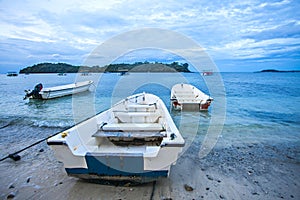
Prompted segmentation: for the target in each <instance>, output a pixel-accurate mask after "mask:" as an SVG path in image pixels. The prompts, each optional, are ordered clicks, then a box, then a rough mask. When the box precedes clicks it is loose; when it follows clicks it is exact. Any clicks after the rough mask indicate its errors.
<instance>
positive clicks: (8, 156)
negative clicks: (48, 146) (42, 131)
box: [0, 126, 71, 162]
mask: <svg viewBox="0 0 300 200" xmlns="http://www.w3.org/2000/svg"><path fill="white" fill-rule="evenodd" d="M69 128H71V126H70V127H68V128H67V129H69ZM59 133H61V131H59V132H57V133H55V134H53V135H50V136H48V137H46V138H43V139H41V140H39V141H37V142H35V143H33V144H31V145H29V146H27V147H25V148H23V149H21V150H19V151H16V152H14V153H11V154H8V155H7V156H5V157H3V158H1V159H0V162H1V161H3V160H5V159H7V158H10V157H11V156H12V155H16V154H18V153H21V152H22V151H25V150H26V149H29V148H31V147H33V146H35V145H37V144H39V143H41V142H43V141H45V140H47V139H49V138H51V137H53V136H55V135H58V134H59Z"/></svg>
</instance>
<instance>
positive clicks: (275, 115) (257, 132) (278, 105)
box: [0, 73, 300, 158]
mask: <svg viewBox="0 0 300 200" xmlns="http://www.w3.org/2000/svg"><path fill="white" fill-rule="evenodd" d="M220 75H221V78H222V80H223V84H224V87H225V100H226V102H221V103H224V106H225V107H226V112H225V114H226V120H225V123H224V126H223V123H220V124H218V126H222V132H221V133H220V135H219V141H220V142H221V143H222V144H223V145H231V144H232V143H236V142H252V143H253V142H272V143H274V142H293V143H296V144H298V145H299V141H300V140H299V139H300V109H299V108H300V73H221V74H220ZM215 76H216V75H215ZM83 79H84V80H89V79H92V80H94V81H95V84H94V85H93V86H92V87H91V90H92V91H90V92H84V93H81V94H78V95H73V96H67V97H62V98H57V99H53V100H44V101H41V100H39V101H28V100H25V101H24V100H23V96H24V90H25V89H33V87H34V86H35V85H36V84H37V83H42V84H43V85H44V87H51V86H57V85H63V84H68V83H72V82H74V81H75V80H83ZM180 82H188V83H191V84H193V85H195V86H196V87H198V88H199V89H201V90H202V91H203V92H205V93H207V94H211V95H212V94H215V96H213V95H212V97H213V98H214V99H215V102H213V104H212V106H211V108H210V109H211V110H210V111H209V112H208V113H199V112H174V111H172V112H170V113H171V116H172V118H173V120H174V121H175V123H176V125H177V126H178V127H179V130H180V131H181V132H182V135H183V136H184V137H185V139H186V141H187V144H188V145H187V147H188V146H189V145H190V144H191V143H192V142H196V144H199V145H201V142H202V140H203V139H204V137H205V135H206V133H207V130H208V129H209V127H210V126H211V123H212V122H211V119H212V117H213V116H212V115H213V114H215V113H218V110H217V109H218V108H217V107H214V104H215V106H216V104H217V102H218V100H219V99H220V97H221V96H219V95H221V94H218V93H214V91H212V88H216V87H221V85H214V84H215V83H214V82H213V77H208V76H207V77H202V76H200V75H199V74H198V73H170V74H169V73H162V74H161V73H154V74H153V73H151V74H150V73H135V74H134V73H131V74H129V75H125V76H120V75H119V74H114V73H107V74H106V73H105V74H93V75H91V76H80V75H77V74H67V76H58V75H56V74H36V75H34V74H30V75H19V76H18V77H7V76H5V75H0V98H1V101H0V108H1V109H0V144H1V145H0V157H1V158H2V157H4V156H5V155H7V154H8V153H12V152H14V151H16V150H19V149H21V148H23V147H25V146H27V145H30V144H32V143H34V142H35V141H37V140H39V139H42V138H45V137H47V136H49V135H52V134H54V133H56V132H58V131H60V130H63V129H66V128H67V127H69V126H71V125H73V124H75V123H77V122H79V121H81V120H84V119H85V118H87V117H90V116H92V115H94V114H96V113H99V112H101V111H103V110H105V109H108V108H109V107H110V106H111V105H112V104H114V103H116V102H117V101H118V100H120V99H122V98H125V97H126V96H129V95H131V94H133V93H138V92H143V91H145V92H149V93H153V94H155V95H157V96H159V97H160V98H161V99H162V100H163V101H164V102H165V104H166V106H167V107H168V108H169V109H170V100H169V99H170V90H171V87H172V85H174V84H176V83H180ZM210 84H211V85H213V86H214V87H212V88H210V87H209V86H210ZM216 84H219V83H216ZM212 109H215V111H216V112H212Z"/></svg>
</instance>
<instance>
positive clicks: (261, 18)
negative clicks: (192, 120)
mask: <svg viewBox="0 0 300 200" xmlns="http://www.w3.org/2000/svg"><path fill="white" fill-rule="evenodd" d="M299 10H300V1H298V0H269V1H264V0H244V1H238V0H235V1H233V0H213V1H211V0H187V1H172V0H164V1H162V0H152V1H145V0H139V1H133V0H112V1H107V0H99V1H88V0H87V1H82V0H75V1H63V0H49V1H40V0H22V1H21V0H14V1H11V0H1V1H0V29H1V31H0V49H1V50H0V73H6V72H7V71H19V70H20V69H22V68H24V67H27V66H31V65H33V64H37V63H40V62H66V63H70V64H74V65H81V64H82V63H84V60H85V59H86V58H87V56H88V55H89V54H90V52H91V51H93V50H94V49H95V48H96V47H97V46H99V45H100V44H102V43H103V42H105V41H107V40H108V39H110V38H112V37H113V36H116V35H118V34H121V33H124V32H127V31H131V30H135V29H140V28H145V27H150V28H163V29H168V30H172V31H176V32H178V33H180V34H183V35H185V36H187V37H188V38H190V39H192V40H194V41H196V42H197V43H198V44H199V45H200V46H201V47H203V48H204V49H205V50H206V52H207V53H208V54H209V55H210V57H211V58H212V60H213V61H214V62H215V63H216V65H217V66H218V68H219V69H220V71H257V70H261V69H270V68H272V69H280V70H295V69H296V70H300V14H299ZM145 52H146V53H145ZM137 55H138V56H137ZM132 57H135V58H136V59H137V60H136V61H145V60H149V61H155V59H156V60H157V61H168V62H169V61H177V60H176V59H178V57H177V56H174V57H172V55H171V56H170V55H168V56H167V58H166V55H165V54H164V53H162V54H159V53H155V56H154V55H153V54H151V53H149V51H139V52H137V53H136V55H135V56H131V58H132ZM120 60H122V59H120ZM130 61H134V60H130Z"/></svg>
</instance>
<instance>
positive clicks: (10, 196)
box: [7, 192, 16, 199]
mask: <svg viewBox="0 0 300 200" xmlns="http://www.w3.org/2000/svg"><path fill="white" fill-rule="evenodd" d="M15 196H16V193H14V192H11V193H9V194H8V195H7V199H13V198H15Z"/></svg>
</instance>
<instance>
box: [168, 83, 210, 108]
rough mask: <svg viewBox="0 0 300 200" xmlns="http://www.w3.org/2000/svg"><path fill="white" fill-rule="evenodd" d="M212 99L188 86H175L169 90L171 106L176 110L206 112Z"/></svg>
mask: <svg viewBox="0 0 300 200" xmlns="http://www.w3.org/2000/svg"><path fill="white" fill-rule="evenodd" d="M212 101H213V98H211V97H210V96H208V95H206V94H204V93H203V92H202V91H200V90H199V89H198V88H196V87H195V86H193V85H190V84H183V83H181V84H176V85H174V86H173V87H172V90H171V106H172V108H173V109H177V110H194V111H199V110H200V111H207V110H208V107H209V106H210V104H211V102H212Z"/></svg>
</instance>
